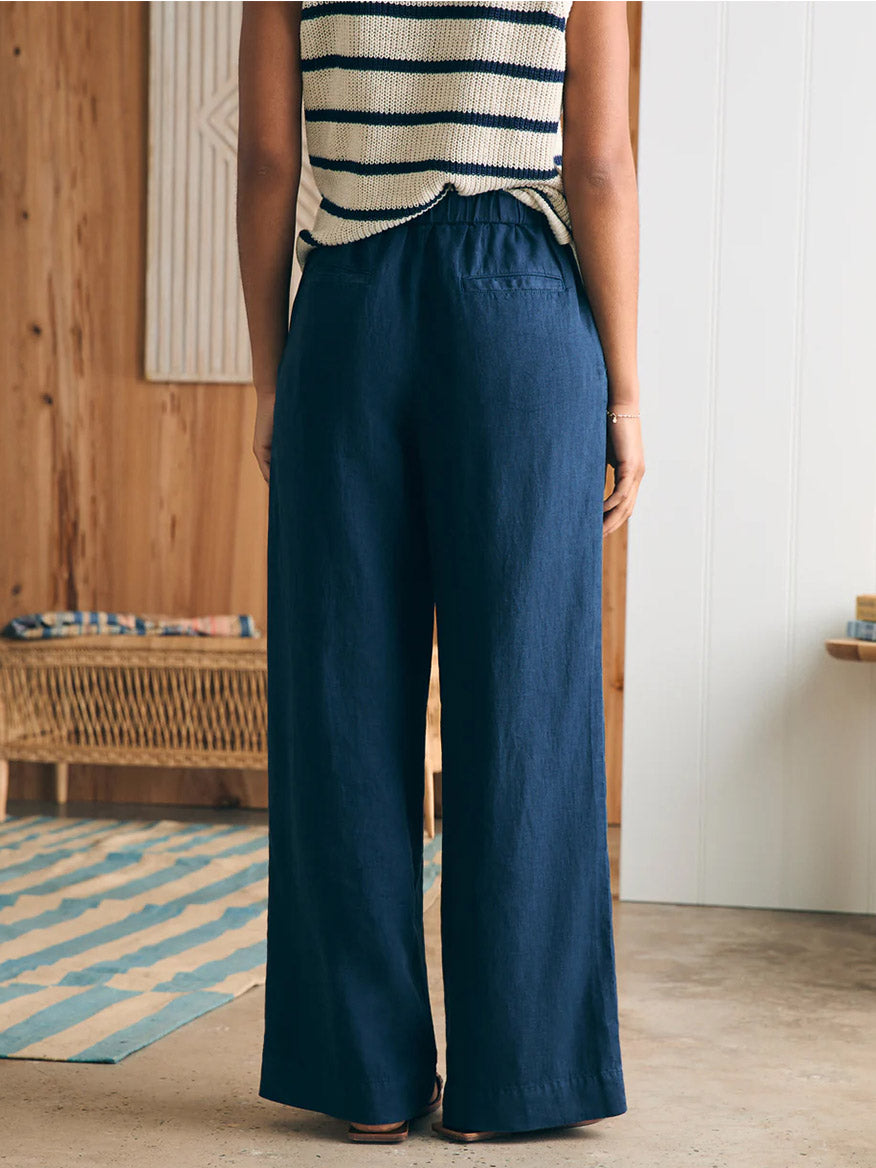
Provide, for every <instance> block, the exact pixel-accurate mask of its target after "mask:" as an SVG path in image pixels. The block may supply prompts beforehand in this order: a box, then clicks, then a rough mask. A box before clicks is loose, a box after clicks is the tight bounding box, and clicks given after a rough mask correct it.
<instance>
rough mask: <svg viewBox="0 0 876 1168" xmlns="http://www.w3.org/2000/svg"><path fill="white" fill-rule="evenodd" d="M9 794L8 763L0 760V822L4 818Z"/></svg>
mask: <svg viewBox="0 0 876 1168" xmlns="http://www.w3.org/2000/svg"><path fill="white" fill-rule="evenodd" d="M8 794H9V761H8V759H5V758H0V820H3V819H5V818H6V797H7V795H8Z"/></svg>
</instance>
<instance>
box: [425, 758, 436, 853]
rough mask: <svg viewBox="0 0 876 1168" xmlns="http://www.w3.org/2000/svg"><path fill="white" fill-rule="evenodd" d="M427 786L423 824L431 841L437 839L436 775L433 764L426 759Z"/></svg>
mask: <svg viewBox="0 0 876 1168" xmlns="http://www.w3.org/2000/svg"><path fill="white" fill-rule="evenodd" d="M425 770H426V784H425V790H424V792H423V824H424V826H425V829H426V835H428V837H429V839H434V838H435V775H434V774H433V772H432V763H431V760H430V759H428V758H427V759H426V768H425Z"/></svg>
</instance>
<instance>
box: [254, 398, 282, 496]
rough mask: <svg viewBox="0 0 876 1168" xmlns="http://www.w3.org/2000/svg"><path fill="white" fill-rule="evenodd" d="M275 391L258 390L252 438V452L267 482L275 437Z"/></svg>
mask: <svg viewBox="0 0 876 1168" xmlns="http://www.w3.org/2000/svg"><path fill="white" fill-rule="evenodd" d="M275 398H276V394H275V393H273V392H270V393H263V392H261V391H256V419H255V432H254V434H253V439H252V452H253V454H254V455H255V456H256V462H257V463H258V464H259V470H260V471H261V472H262V478H263V479H264V480H265V482H266V483H268V482H270V479H271V443H272V441H273V437H274V400H275Z"/></svg>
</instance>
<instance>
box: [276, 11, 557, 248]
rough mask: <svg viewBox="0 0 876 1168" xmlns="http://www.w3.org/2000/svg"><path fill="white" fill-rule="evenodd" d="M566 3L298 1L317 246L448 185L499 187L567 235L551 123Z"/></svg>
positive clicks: (366, 230)
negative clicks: (317, 195) (315, 194)
mask: <svg viewBox="0 0 876 1168" xmlns="http://www.w3.org/2000/svg"><path fill="white" fill-rule="evenodd" d="M570 7H571V4H570V3H567V2H554V0H538V2H537V3H532V2H530V0H505V2H504V3H503V4H470V3H456V2H448V3H437V4H431V3H419V2H414V3H347V2H341V0H334V2H331V3H325V2H321V0H318V2H314V3H307V2H306V0H305V3H304V4H303V8H302V16H301V68H302V85H303V102H304V114H305V124H306V133H307V149H308V153H309V156H310V162H311V166H312V168H313V173H314V178H315V180H316V183H317V186H318V188H319V193H320V195H321V200H320V204H319V207H318V209H317V214H316V219H315V221H314V223H313V225H312V227H311V228H310V229H309V230H307V229H305V230H302V231H300V232H299V235H298V240H297V244H296V255H297V258H298V260H299V263H300V264H301V266H302V267H303V266H304V264H305V262H306V259H307V256H308V255H309V254H310V252H311V251H313V249H314V248H315V247H317V246H319V245H321V244H322V245H330V244H339V243H348V242H352V241H353V240H356V239H362V238H364V237H365V236H368V235H372V234H374V233H376V232H379V231H383V230H385V229H386V228H388V227H392V226H394V225H395V224H397V223H402V222H404V221H406V220H409V219H412V218H414V217H415V216H416V215H418V214H421V213H422V212H423V211H425V210H427V209H428V208H429V207H431V206H432V204H433V203H435V202H436V201H437V200H438V199H440V198H442V197H443V196H444V195H445V194H446V193H447V192H448V191H449V190H451V189H455V190H457V191H458V192H459V193H460V194H462V195H474V194H477V193H479V192H481V191H486V190H495V189H504V190H508V191H509V192H510V193H511V194H512V195H514V196H515V197H516V198H518V199H520V200H521V201H522V202H525V203H527V204H529V205H530V206H532V207H536V208H537V209H538V210H540V211H543V212H544V213H545V215H546V216H547V219H548V222H549V223H550V226H551V229H552V230H553V232H554V235H555V236H556V238H557V239H558V240H560V242H561V243H568V242H570V241H571V225H570V219H569V211H568V207H567V205H566V200H565V195H564V192H563V182H562V172H561V163H562V156H561V150H562V135H561V131H560V126H559V118H560V111H561V108H562V95H563V79H564V76H565V61H566V39H565V26H566V18H567V16H568V13H569V9H570Z"/></svg>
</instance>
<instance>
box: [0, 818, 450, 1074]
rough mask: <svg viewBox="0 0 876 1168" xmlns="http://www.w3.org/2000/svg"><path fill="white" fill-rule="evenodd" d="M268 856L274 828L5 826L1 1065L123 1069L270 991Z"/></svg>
mask: <svg viewBox="0 0 876 1168" xmlns="http://www.w3.org/2000/svg"><path fill="white" fill-rule="evenodd" d="M424 846H425V865H424V901H423V903H424V908H425V907H428V906H429V904H431V903H432V902H433V901H434V899H435V897H436V896H437V894H438V887H439V883H440V882H439V879H438V877H439V875H440V865H441V835H440V834H438V835H436V836H435V838H434V839H431V840H425V841H424ZM267 861H268V833H267V828H266V827H242V826H233V827H228V826H221V825H216V824H203V823H200V824H198V823H183V822H179V821H176V820H167V819H162V820H157V821H154V822H147V821H140V820H128V821H125V820H118V819H59V818H57V817H56V816H25V817H11V818H8V819H6V820H5V821H3V822H0V1057H3V1058H26V1059H54V1060H60V1061H65V1062H89V1063H117V1062H119V1061H120V1060H121V1059H123V1058H125V1056H126V1055H129V1054H131V1053H132V1052H133V1051H135V1050H139V1049H140V1048H141V1047H143V1046H147V1045H148V1044H149V1043H150V1042H155V1040H156V1039H158V1038H162V1037H163V1036H164V1035H165V1034H168V1033H169V1032H170V1031H172V1030H175V1029H176V1028H177V1027H179V1026H182V1025H183V1024H184V1023H186V1022H189V1021H190V1020H191V1019H192V1018H196V1017H198V1016H199V1015H200V1014H205V1013H206V1012H207V1011H208V1010H212V1009H214V1008H215V1007H216V1006H221V1005H223V1004H224V1003H225V1002H229V1001H231V999H232V998H235V997H237V996H238V995H239V994H242V993H244V992H245V991H246V990H248V989H250V988H252V987H253V986H257V985H261V984H262V983H263V982H264V974H265V968H264V967H265V928H266V906H267V869H268V863H267Z"/></svg>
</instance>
